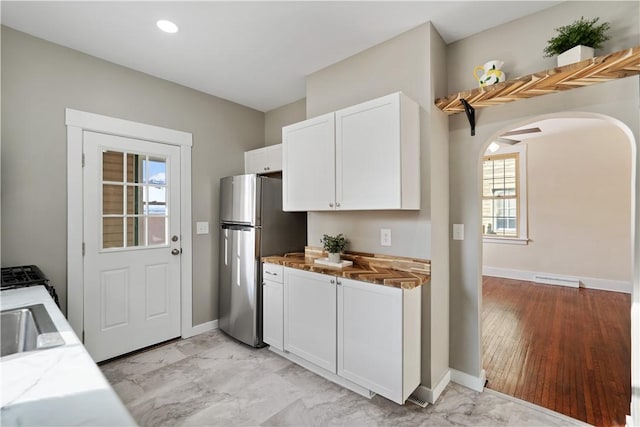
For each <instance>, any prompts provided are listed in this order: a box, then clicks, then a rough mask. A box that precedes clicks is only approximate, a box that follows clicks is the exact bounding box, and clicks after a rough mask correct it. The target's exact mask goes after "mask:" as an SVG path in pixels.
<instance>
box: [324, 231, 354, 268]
mask: <svg viewBox="0 0 640 427" xmlns="http://www.w3.org/2000/svg"><path fill="white" fill-rule="evenodd" d="M320 242H322V248H323V249H324V250H325V251H327V253H328V254H329V261H331V262H335V263H338V262H340V253H341V252H342V251H344V250H345V248H346V247H347V243H349V241H348V240H347V238H346V237H344V236H343V235H342V233H340V234H338V235H337V236H329V235H328V234H323V235H322V239H321V240H320Z"/></svg>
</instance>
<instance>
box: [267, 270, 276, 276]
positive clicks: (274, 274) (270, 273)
mask: <svg viewBox="0 0 640 427" xmlns="http://www.w3.org/2000/svg"><path fill="white" fill-rule="evenodd" d="M265 273H266V274H269V275H271V276H277V275H278V273H272V272H270V271H265Z"/></svg>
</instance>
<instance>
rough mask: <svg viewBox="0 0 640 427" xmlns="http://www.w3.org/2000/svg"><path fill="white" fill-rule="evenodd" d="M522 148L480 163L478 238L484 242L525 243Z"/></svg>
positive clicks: (503, 152)
mask: <svg viewBox="0 0 640 427" xmlns="http://www.w3.org/2000/svg"><path fill="white" fill-rule="evenodd" d="M525 156H526V151H525V146H524V145H522V146H518V147H509V148H503V149H501V151H498V152H496V153H495V154H490V155H487V156H485V157H484V160H483V163H482V234H483V237H484V241H485V242H492V243H522V244H526V242H527V232H526V180H525V173H524V165H525V162H524V157H525Z"/></svg>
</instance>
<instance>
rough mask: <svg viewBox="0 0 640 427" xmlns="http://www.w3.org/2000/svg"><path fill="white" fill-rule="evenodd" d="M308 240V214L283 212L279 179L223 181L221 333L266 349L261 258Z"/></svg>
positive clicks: (239, 177) (232, 178)
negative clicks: (263, 339)
mask: <svg viewBox="0 0 640 427" xmlns="http://www.w3.org/2000/svg"><path fill="white" fill-rule="evenodd" d="M306 239H307V216H306V213H304V212H283V211H282V180H281V179H278V178H268V177H263V176H259V175H255V174H250V175H237V176H229V177H226V178H222V179H221V180H220V256H219V257H220V264H219V270H218V271H219V281H218V283H219V293H218V298H219V304H218V310H219V320H218V326H219V327H220V329H222V330H223V331H224V332H226V333H227V334H229V335H230V336H232V337H234V338H236V339H237V340H239V341H242V342H244V343H245V344H248V345H250V346H253V347H261V346H263V345H264V344H263V342H262V263H261V261H260V260H261V257H263V256H269V255H279V254H283V253H286V252H296V251H303V250H304V246H305V243H306Z"/></svg>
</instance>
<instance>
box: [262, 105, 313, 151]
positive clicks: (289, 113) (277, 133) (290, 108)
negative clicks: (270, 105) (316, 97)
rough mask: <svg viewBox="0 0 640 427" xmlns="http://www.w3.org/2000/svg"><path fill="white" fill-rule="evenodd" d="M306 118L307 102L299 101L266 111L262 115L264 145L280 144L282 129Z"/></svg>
mask: <svg viewBox="0 0 640 427" xmlns="http://www.w3.org/2000/svg"><path fill="white" fill-rule="evenodd" d="M306 118H307V100H306V99H305V98H302V99H299V100H297V101H295V102H292V103H291V104H286V105H283V106H282V107H278V108H275V109H273V110H270V111H267V112H266V113H265V115H264V145H265V146H267V145H275V144H280V143H282V128H283V127H284V126H287V125H290V124H292V123H297V122H301V121H303V120H304V119H306Z"/></svg>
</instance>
